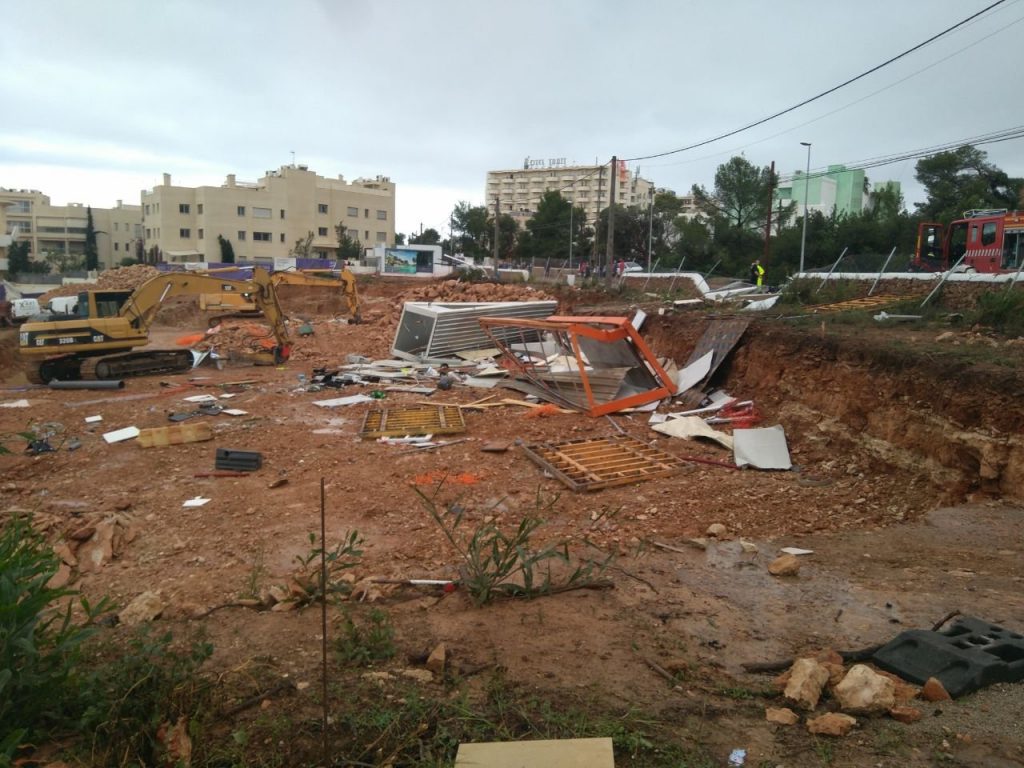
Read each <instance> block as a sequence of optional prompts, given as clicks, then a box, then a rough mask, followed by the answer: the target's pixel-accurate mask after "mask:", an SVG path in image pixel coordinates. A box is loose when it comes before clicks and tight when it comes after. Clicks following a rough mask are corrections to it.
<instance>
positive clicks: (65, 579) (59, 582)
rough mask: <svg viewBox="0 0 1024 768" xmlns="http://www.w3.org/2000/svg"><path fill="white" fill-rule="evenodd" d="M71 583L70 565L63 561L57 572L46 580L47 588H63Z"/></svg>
mask: <svg viewBox="0 0 1024 768" xmlns="http://www.w3.org/2000/svg"><path fill="white" fill-rule="evenodd" d="M70 583H71V568H69V567H68V564H67V563H61V564H60V565H59V566H58V567H57V572H56V573H55V574H53V576H51V577H50V580H49V581H48V582H46V587H47V589H63V588H64V587H66V586H67V585H68V584H70Z"/></svg>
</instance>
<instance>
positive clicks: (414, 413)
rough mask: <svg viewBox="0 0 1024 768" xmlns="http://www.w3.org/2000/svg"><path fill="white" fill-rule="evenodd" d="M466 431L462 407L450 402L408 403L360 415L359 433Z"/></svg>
mask: <svg viewBox="0 0 1024 768" xmlns="http://www.w3.org/2000/svg"><path fill="white" fill-rule="evenodd" d="M465 431H466V422H465V420H464V419H463V418H462V410H461V409H460V408H459V407H458V406H453V405H440V406H438V405H427V406H421V405H408V406H398V407H394V408H375V409H373V410H370V411H368V412H367V414H366V417H365V418H364V419H363V427H362V429H361V430H360V431H359V435H360V437H364V438H367V437H405V436H406V435H408V436H412V435H453V434H455V433H457V432H465Z"/></svg>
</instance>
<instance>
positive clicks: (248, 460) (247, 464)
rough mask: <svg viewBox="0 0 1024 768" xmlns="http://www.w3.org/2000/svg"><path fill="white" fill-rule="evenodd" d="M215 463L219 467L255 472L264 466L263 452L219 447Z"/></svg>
mask: <svg viewBox="0 0 1024 768" xmlns="http://www.w3.org/2000/svg"><path fill="white" fill-rule="evenodd" d="M214 464H215V466H216V467H217V469H227V470H235V471H238V472H255V471H256V470H257V469H259V468H260V467H262V466H263V454H261V453H258V452H257V451H237V450H235V449H234V448H218V449H217V457H216V459H215V460H214Z"/></svg>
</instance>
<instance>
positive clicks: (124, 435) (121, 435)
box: [103, 427, 141, 443]
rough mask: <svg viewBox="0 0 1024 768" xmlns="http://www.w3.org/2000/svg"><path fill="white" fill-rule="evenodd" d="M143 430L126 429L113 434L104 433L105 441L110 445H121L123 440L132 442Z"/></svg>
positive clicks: (115, 431)
mask: <svg viewBox="0 0 1024 768" xmlns="http://www.w3.org/2000/svg"><path fill="white" fill-rule="evenodd" d="M140 431H141V430H140V429H139V428H138V427H125V428H124V429H115V430H114V431H113V432H105V433H103V439H104V440H106V441H107V442H108V443H120V442H121V441H123V440H131V439H133V438H136V437H138V436H139V432H140Z"/></svg>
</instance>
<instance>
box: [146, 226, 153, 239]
mask: <svg viewBox="0 0 1024 768" xmlns="http://www.w3.org/2000/svg"><path fill="white" fill-rule="evenodd" d="M152 238H153V230H152V229H150V228H149V227H146V239H147V240H151V239H152Z"/></svg>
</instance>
